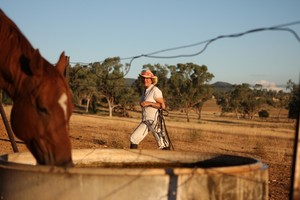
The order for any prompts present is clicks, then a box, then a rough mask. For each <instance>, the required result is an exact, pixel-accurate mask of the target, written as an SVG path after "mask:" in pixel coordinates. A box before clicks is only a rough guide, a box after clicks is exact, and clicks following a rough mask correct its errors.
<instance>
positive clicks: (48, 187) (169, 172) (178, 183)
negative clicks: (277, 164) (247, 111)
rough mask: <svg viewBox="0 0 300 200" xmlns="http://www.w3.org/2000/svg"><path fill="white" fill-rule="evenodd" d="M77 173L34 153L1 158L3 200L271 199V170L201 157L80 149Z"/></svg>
mask: <svg viewBox="0 0 300 200" xmlns="http://www.w3.org/2000/svg"><path fill="white" fill-rule="evenodd" d="M72 154H73V160H74V163H75V167H74V168H68V169H63V168H59V167H51V166H36V165H35V159H34V158H33V157H32V155H31V154H30V153H29V152H24V153H14V154H8V155H2V156H0V199H6V200H10V199H13V200H15V199H18V200H22V199H43V200H47V199H49V200H53V199H72V200H74V199H80V200H85V199H86V200H93V199H95V200H96V199H97V200H98V199H105V200H123V199H125V200H126V199H128V200H129V199H130V200H135V199H136V200H146V199H155V200H156V199H161V200H175V199H176V200H180V199H181V200H188V199H200V200H201V199H203V200H206V199H207V200H215V199H216V200H217V199H222V200H226V199H228V200H246V199H256V200H259V199H263V200H266V199H268V168H267V166H266V165H264V164H263V163H261V162H260V161H258V160H256V159H253V158H247V157H239V156H229V155H218V154H204V153H199V152H182V151H159V150H126V149H122V150H121V149H78V150H73V152H72Z"/></svg>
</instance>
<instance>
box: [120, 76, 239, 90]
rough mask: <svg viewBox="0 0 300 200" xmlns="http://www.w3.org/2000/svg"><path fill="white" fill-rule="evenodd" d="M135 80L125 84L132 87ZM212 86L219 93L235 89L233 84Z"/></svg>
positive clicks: (130, 79) (131, 79) (220, 82)
mask: <svg viewBox="0 0 300 200" xmlns="http://www.w3.org/2000/svg"><path fill="white" fill-rule="evenodd" d="M135 80H136V79H134V78H125V83H126V85H127V86H131V85H132V84H133V83H134V81H135ZM211 86H213V87H214V89H215V91H217V92H227V91H230V90H232V89H233V85H232V84H230V83H227V82H222V81H218V82H215V83H213V84H211Z"/></svg>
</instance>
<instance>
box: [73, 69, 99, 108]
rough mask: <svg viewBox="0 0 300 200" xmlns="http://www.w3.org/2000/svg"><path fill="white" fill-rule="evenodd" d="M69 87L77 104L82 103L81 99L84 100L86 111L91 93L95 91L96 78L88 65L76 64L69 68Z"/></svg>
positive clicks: (93, 93)
mask: <svg viewBox="0 0 300 200" xmlns="http://www.w3.org/2000/svg"><path fill="white" fill-rule="evenodd" d="M69 77H70V88H71V90H72V94H73V98H74V100H75V102H77V104H78V105H82V102H83V100H85V101H86V109H85V111H86V112H88V108H89V103H90V100H91V98H92V97H93V95H95V94H96V93H97V90H96V79H97V77H96V76H95V74H94V73H93V72H92V69H91V67H90V66H82V65H80V64H76V65H75V66H74V67H72V68H70V70H69Z"/></svg>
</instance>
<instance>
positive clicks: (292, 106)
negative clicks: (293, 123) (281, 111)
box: [287, 80, 300, 119]
mask: <svg viewBox="0 0 300 200" xmlns="http://www.w3.org/2000/svg"><path fill="white" fill-rule="evenodd" d="M287 90H289V91H290V94H291V96H290V101H289V104H288V109H289V115H288V117H289V118H290V119H297V118H298V117H299V112H300V109H299V107H300V87H299V85H296V84H295V83H294V82H293V81H292V80H289V81H288V82H287Z"/></svg>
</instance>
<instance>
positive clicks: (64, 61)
mask: <svg viewBox="0 0 300 200" xmlns="http://www.w3.org/2000/svg"><path fill="white" fill-rule="evenodd" d="M68 65H69V57H67V56H65V52H62V53H61V54H60V57H59V60H58V62H57V63H56V69H57V70H58V71H59V72H60V73H61V74H63V75H64V76H66V68H67V66H68Z"/></svg>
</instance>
